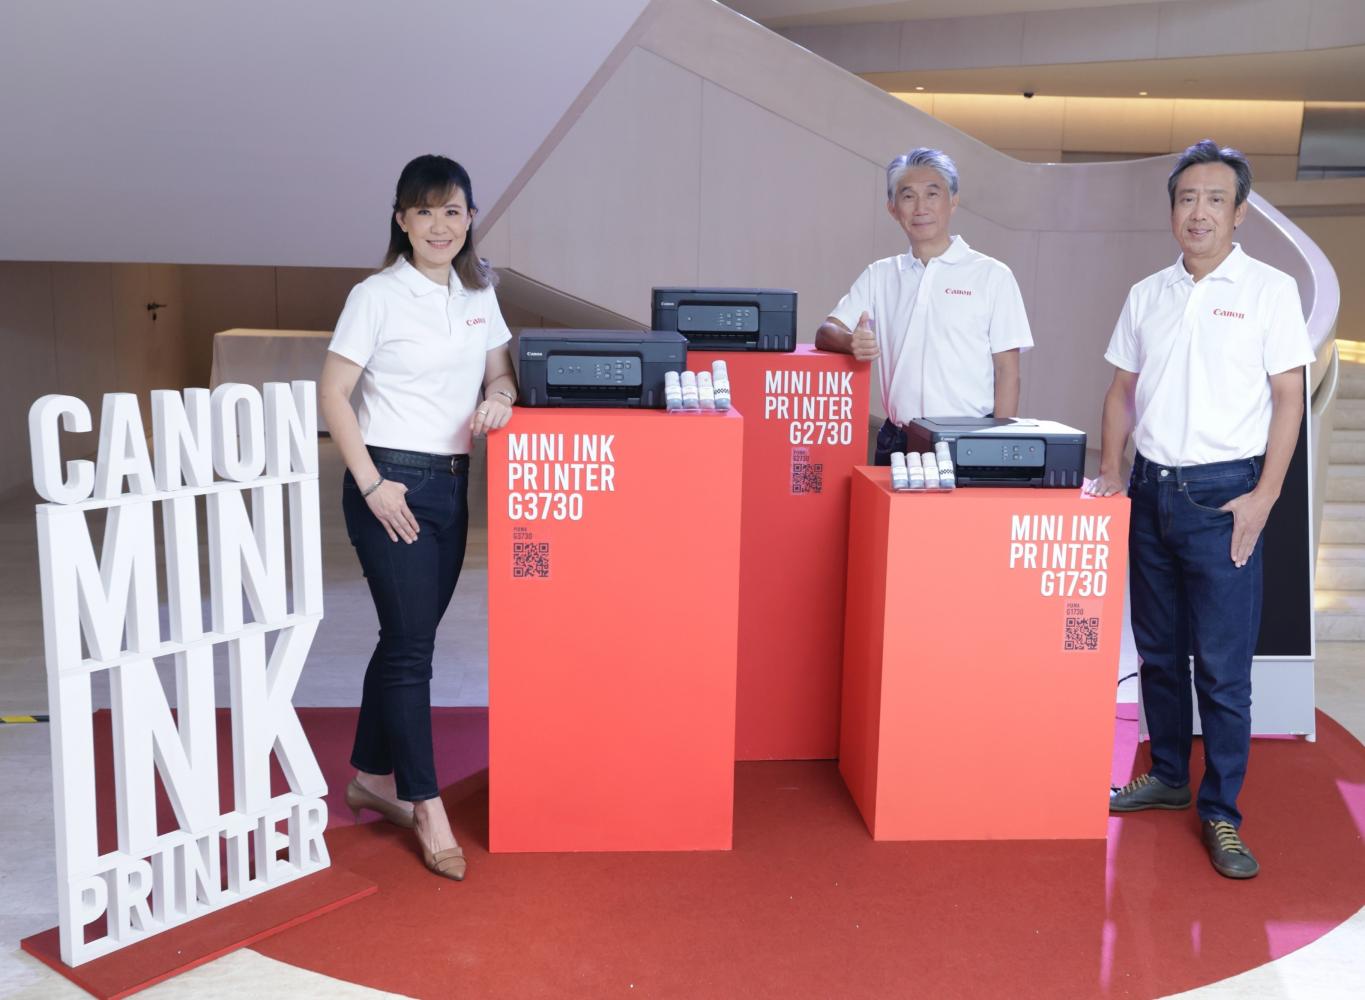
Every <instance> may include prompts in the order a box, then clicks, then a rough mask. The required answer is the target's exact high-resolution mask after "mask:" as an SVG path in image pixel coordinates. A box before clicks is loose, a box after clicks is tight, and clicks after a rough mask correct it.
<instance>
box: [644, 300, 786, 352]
mask: <svg viewBox="0 0 1365 1000" xmlns="http://www.w3.org/2000/svg"><path fill="white" fill-rule="evenodd" d="M650 322H651V324H652V325H653V327H654V329H656V330H676V331H677V332H678V333H681V334H682V335H683V336H684V337H686V338H687V343H688V344H689V345H690V346H691V348H692V350H694V351H794V350H796V293H795V292H793V291H790V290H788V289H783V288H656V289H654V296H653V299H652V302H651V308H650Z"/></svg>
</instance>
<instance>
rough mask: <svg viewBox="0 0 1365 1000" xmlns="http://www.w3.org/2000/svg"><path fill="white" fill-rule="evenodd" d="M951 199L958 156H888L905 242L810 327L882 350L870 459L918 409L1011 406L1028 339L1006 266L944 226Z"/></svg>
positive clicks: (836, 341) (880, 460)
mask: <svg viewBox="0 0 1365 1000" xmlns="http://www.w3.org/2000/svg"><path fill="white" fill-rule="evenodd" d="M957 197H958V179H957V166H956V165H955V164H954V163H953V161H952V159H951V158H950V157H949V156H948V154H946V153H944V152H942V151H941V150H937V149H929V148H927V147H923V146H922V147H920V148H918V149H914V150H911V151H910V152H909V153H906V154H904V155H903V156H898V157H896V158H895V159H894V160H892V161H891V162H890V163H889V164H888V165H887V167H886V210H887V212H889V213H890V215H891V217H892V218H893V219H895V220H896V222H898V223H899V224H900V227H901V229H902V230H903V231H904V233H905V235H906V237H907V238H908V239H909V240H910V250H909V252H908V253H903V254H900V255H898V256H895V257H887V258H885V259H883V260H879V261H874V262H873V263H872V264H870V265H869V266H868V267H867V269H866V270H864V271H863V273H862V274H860V275H859V276H858V279H857V280H856V281H855V282H854V283H853V287H852V288H850V289H849V291H848V294H847V295H845V296H844V297H843V298H842V299H840V300H839V304H838V305H837V306H835V307H834V311H833V312H832V313H830V315H829V318H827V319H826V320H825V322H824V323H822V324H821V326H820V329H819V330H818V331H817V332H816V335H815V346H816V347H818V348H820V349H821V350H824V351H841V352H843V353H845V354H852V355H853V356H854V357H855V358H857V359H858V360H859V361H872V360H874V359H876V358H880V359H881V391H882V407H883V409H884V410H885V412H886V423H885V424H884V425H883V426H882V429H881V431H880V432H879V433H878V435H877V458H876V461H877V464H878V465H889V464H890V461H891V459H890V456H891V453H892V452H895V451H904V450H905V448H906V439H905V425H906V424H907V423H909V422H910V421H911V420H914V419H916V418H919V417H925V416H942V417H949V416H951V417H959V416H977V417H981V416H988V415H991V414H994V415H995V416H997V417H1013V416H1016V415H1017V414H1018V412H1019V353H1020V352H1021V351H1026V350H1028V349H1029V348H1030V347H1032V346H1033V336H1032V334H1031V333H1030V332H1029V325H1028V316H1027V315H1025V313H1024V300H1023V298H1022V297H1021V296H1020V294H1019V285H1018V283H1017V282H1016V281H1015V280H1014V274H1013V273H1012V272H1011V271H1010V269H1009V268H1008V267H1006V266H1005V265H1004V264H1002V263H1001V262H1000V261H998V260H995V259H993V258H991V257H987V256H986V255H985V254H983V253H979V252H977V251H976V250H973V249H972V248H971V247H969V246H968V245H967V241H966V240H964V239H963V238H962V237H961V236H953V235H951V234H950V233H949V222H950V220H951V219H952V216H953V212H954V211H955V210H956V209H957Z"/></svg>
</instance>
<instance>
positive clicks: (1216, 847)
mask: <svg viewBox="0 0 1365 1000" xmlns="http://www.w3.org/2000/svg"><path fill="white" fill-rule="evenodd" d="M1200 830H1201V832H1202V833H1203V835H1204V846H1205V847H1206V848H1208V851H1209V861H1210V862H1212V863H1213V870H1214V871H1216V872H1217V873H1218V874H1219V875H1223V876H1225V877H1227V878H1255V877H1256V873H1257V872H1259V871H1260V870H1261V866H1260V865H1259V864H1257V863H1256V859H1255V858H1253V857H1252V856H1251V852H1250V851H1248V850H1247V845H1246V844H1244V843H1242V838H1241V837H1240V836H1239V835H1238V833H1237V828H1236V827H1235V826H1233V825H1232V824H1231V823H1229V822H1228V821H1227V820H1225V819H1206V820H1204V822H1203V823H1201V824H1200Z"/></svg>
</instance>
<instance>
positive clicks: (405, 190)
mask: <svg viewBox="0 0 1365 1000" xmlns="http://www.w3.org/2000/svg"><path fill="white" fill-rule="evenodd" d="M475 212H476V208H475V205H474V196H473V191H472V189H471V185H470V180H469V174H468V173H466V172H465V170H464V168H463V167H461V166H460V165H459V164H458V163H456V162H454V161H453V160H449V159H447V158H446V157H444V156H419V157H418V158H417V159H415V160H413V161H412V162H411V163H409V164H408V165H407V166H406V167H404V168H403V172H402V174H401V175H400V176H399V178H398V190H397V193H396V195H395V197H394V203H393V214H392V217H391V219H390V225H389V250H388V254H387V256H386V257H385V261H384V263H385V267H384V269H383V270H382V271H380V272H379V273H378V274H374V275H371V276H370V277H368V278H366V279H365V280H364V281H362V282H361V283H360V284H359V285H356V286H355V288H353V289H352V290H351V294H350V297H349V298H348V299H347V300H346V307H345V309H343V310H342V313H341V318H340V319H339V320H337V326H336V332H335V334H333V336H332V342H331V344H330V345H329V347H328V354H327V361H326V364H325V365H324V366H323V370H322V379H321V387H320V389H319V401H320V405H321V408H322V412H323V415H324V416H325V418H326V420H327V426H328V428H329V429H330V431H331V434H332V439H333V440H334V441H336V443H337V447H338V448H339V449H340V450H341V455H342V458H344V459H345V461H346V468H347V472H346V475H345V477H344V479H343V482H342V509H343V511H344V512H345V515H346V530H347V532H348V533H349V535H350V538H351V544H352V545H354V546H355V550H356V554H357V555H358V556H359V557H360V565H361V568H362V569H363V570H364V573H365V579H366V582H368V583H369V586H370V594H371V596H372V597H373V598H374V604H375V610H376V611H377V612H378V614H379V643H378V645H377V646H375V650H374V654H373V655H372V656H371V657H370V664H369V667H368V669H367V670H366V671H365V684H364V689H363V693H362V695H361V701H360V717H359V719H358V721H357V723H356V735H355V744H354V747H353V749H352V751H351V765H352V766H353V767H355V768H356V774H355V777H354V779H353V780H352V781H351V783H350V784H349V785H348V786H347V788H346V802H347V804H348V805H349V806H350V807H351V808H352V810H353V811H357V812H358V811H359V810H360V809H370V810H373V811H374V812H377V813H379V814H380V815H382V816H384V817H385V818H386V819H388V820H389V821H390V822H393V823H396V824H398V825H399V826H403V827H415V828H416V831H417V838H418V840H419V841H420V843H421V847H422V857H423V860H424V861H425V862H426V865H427V867H428V868H430V869H431V870H432V871H434V872H436V873H437V874H438V875H442V876H444V877H446V878H453V879H463V878H464V874H465V859H464V854H463V852H462V851H461V849H460V846H459V844H458V843H457V842H456V840H455V835H454V833H453V832H452V831H451V829H450V822H449V820H448V819H447V817H446V814H445V807H444V806H443V805H442V803H441V799H440V798H439V787H438V786H437V783H436V766H435V762H434V757H433V753H432V743H431V660H432V653H433V650H434V648H435V643H436V626H437V625H438V624H439V623H440V620H441V616H442V615H444V614H445V610H446V606H447V605H448V604H449V603H450V598H451V595H452V594H453V593H454V591H455V582H456V580H458V579H459V576H460V567H461V565H462V563H463V562H464V551H465V535H466V529H467V526H468V520H469V510H468V505H467V502H466V490H467V487H468V480H469V450H470V444H471V440H472V437H473V435H475V434H486V433H487V432H489V431H492V430H496V429H498V428H500V427H503V426H505V425H506V424H507V421H508V420H509V419H510V418H511V416H512V403H513V401H514V400H515V399H516V392H517V386H516V378H515V376H514V375H513V371H512V358H511V354H510V352H509V351H508V348H507V343H508V341H509V340H511V333H510V332H509V331H508V329H507V324H506V323H505V322H504V321H503V318H502V313H501V311H500V310H499V309H498V302H497V298H496V297H495V296H494V294H493V287H492V286H493V273H492V270H491V268H490V267H489V266H488V264H487V262H486V261H483V260H480V259H479V257H478V256H477V255H476V254H475V252H474V234H473V220H474V214H475ZM357 382H359V384H360V412H359V419H357V415H356V413H355V412H354V411H352V409H351V406H350V398H351V392H352V390H353V389H354V388H355V386H356V383H357ZM409 803H410V805H409Z"/></svg>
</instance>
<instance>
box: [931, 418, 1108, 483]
mask: <svg viewBox="0 0 1365 1000" xmlns="http://www.w3.org/2000/svg"><path fill="white" fill-rule="evenodd" d="M905 436H906V438H907V442H908V443H907V450H909V451H933V450H934V445H936V444H938V442H940V441H946V442H948V449H949V451H950V452H951V453H952V456H953V468H954V474H955V475H956V476H957V485H959V486H1044V487H1059V488H1077V487H1079V486H1080V485H1081V483H1082V482H1083V481H1084V479H1085V433H1084V432H1083V431H1078V430H1076V429H1075V428H1074V427H1067V426H1066V425H1065V424H1059V423H1055V422H1053V421H1051V420H1027V419H1024V418H1022V417H1015V418H1011V419H997V418H995V417H925V418H923V419H922V420H912V421H910V423H908V424H906V425H905Z"/></svg>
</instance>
